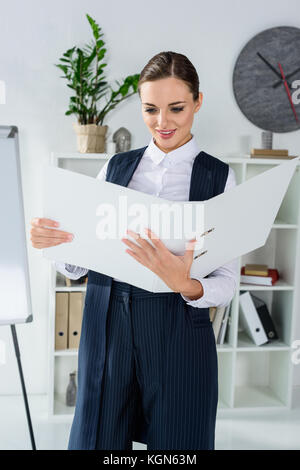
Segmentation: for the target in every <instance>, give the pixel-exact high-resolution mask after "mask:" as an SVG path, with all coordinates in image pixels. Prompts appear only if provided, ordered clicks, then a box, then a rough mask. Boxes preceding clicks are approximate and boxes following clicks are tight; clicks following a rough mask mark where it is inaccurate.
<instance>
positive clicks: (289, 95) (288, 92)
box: [278, 62, 299, 122]
mask: <svg viewBox="0 0 300 470" xmlns="http://www.w3.org/2000/svg"><path fill="white" fill-rule="evenodd" d="M278 66H279V68H280V72H281V76H282V79H283V80H284V86H285V89H286V92H287V94H288V97H289V100H290V104H291V106H292V110H293V113H294V115H295V118H296V121H297V122H299V119H298V116H297V113H296V110H295V106H294V103H293V101H292V97H291V94H290V90H289V89H288V86H287V82H286V79H285V76H284V73H283V70H282V67H281V65H280V62H278Z"/></svg>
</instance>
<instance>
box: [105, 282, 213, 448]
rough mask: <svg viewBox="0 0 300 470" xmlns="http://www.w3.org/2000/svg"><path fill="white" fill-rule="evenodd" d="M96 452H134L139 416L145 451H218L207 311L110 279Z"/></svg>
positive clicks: (170, 294) (170, 295)
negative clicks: (143, 423)
mask: <svg viewBox="0 0 300 470" xmlns="http://www.w3.org/2000/svg"><path fill="white" fill-rule="evenodd" d="M106 338H107V342H106V355H105V365H104V372H103V380H102V388H101V397H99V400H100V411H99V419H98V426H97V437H96V449H106V450H116V449H118V450H124V449H127V450H131V449H132V440H133V439H132V436H133V427H134V423H135V420H136V416H137V414H138V413H143V416H144V418H145V421H146V424H147V449H148V450H198V449H214V447H215V444H214V440H215V423H216V411H217V401H218V362H217V350H216V343H215V337H214V333H213V328H212V324H211V322H210V319H209V309H197V308H195V307H191V308H186V303H185V301H184V300H183V299H182V297H181V295H180V294H178V293H174V292H167V293H152V292H149V291H146V290H144V289H140V288H138V287H135V286H132V285H130V284H127V283H125V282H119V281H113V282H112V289H111V295H110V301H109V308H108V312H107V323H106Z"/></svg>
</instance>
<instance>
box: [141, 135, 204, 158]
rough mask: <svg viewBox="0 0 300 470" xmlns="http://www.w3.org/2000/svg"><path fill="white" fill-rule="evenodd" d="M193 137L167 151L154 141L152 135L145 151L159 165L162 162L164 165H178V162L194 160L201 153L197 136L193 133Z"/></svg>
mask: <svg viewBox="0 0 300 470" xmlns="http://www.w3.org/2000/svg"><path fill="white" fill-rule="evenodd" d="M192 136H193V137H192V138H191V139H190V140H189V141H188V142H186V143H185V144H183V145H181V146H180V147H178V148H177V149H175V150H172V151H171V152H168V153H165V152H163V151H162V150H161V149H160V148H158V147H157V145H156V144H155V142H154V138H153V136H152V138H151V140H150V143H149V145H148V147H147V148H146V151H145V156H147V157H150V158H151V160H152V161H153V163H155V164H156V165H159V164H160V163H161V162H162V164H163V165H164V164H165V163H167V164H168V165H176V164H177V163H180V162H182V161H183V160H185V161H186V160H189V161H192V160H193V159H194V158H195V157H196V156H197V155H198V154H199V153H200V148H199V147H198V144H197V141H196V139H195V136H194V135H193V134H192Z"/></svg>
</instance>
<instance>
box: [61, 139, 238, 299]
mask: <svg viewBox="0 0 300 470" xmlns="http://www.w3.org/2000/svg"><path fill="white" fill-rule="evenodd" d="M199 153H200V148H199V147H198V144H197V142H196V139H195V137H194V135H193V136H192V139H191V140H189V141H188V142H187V143H185V144H184V145H182V146H181V147H179V148H177V149H175V150H172V151H171V152H168V153H164V152H163V151H162V150H160V149H159V148H158V147H157V145H156V144H155V142H154V139H153V137H152V138H151V141H150V143H149V145H148V147H147V148H146V150H145V152H144V154H143V156H142V158H141V160H140V163H139V165H138V166H137V168H136V170H135V172H134V174H133V176H132V178H131V180H130V182H129V184H128V186H127V187H128V188H131V189H135V190H137V191H141V192H144V193H148V194H151V195H155V196H159V197H161V198H164V199H169V200H174V201H188V200H189V191H190V180H191V173H192V167H193V162H194V159H195V157H196V156H197V155H198V154H199ZM108 163H109V161H107V162H106V163H105V164H104V165H103V167H102V168H101V170H100V172H99V173H98V175H97V178H98V179H100V180H105V179H106V171H107V166H108ZM235 185H236V180H235V173H234V171H233V169H232V168H229V173H228V178H227V181H226V185H225V188H224V191H227V190H228V189H230V188H232V187H233V186H235ZM124 247H125V244H124ZM128 256H130V255H129V254H128ZM55 265H56V269H57V271H59V272H60V273H62V274H64V275H65V276H66V277H68V278H70V279H79V278H80V277H82V276H84V275H85V274H87V272H88V269H86V268H82V267H79V266H73V265H70V264H67V263H62V262H55ZM238 269H239V262H238V258H237V259H234V260H233V261H231V262H229V263H226V264H224V265H223V266H221V267H220V268H218V269H216V270H215V271H213V272H212V273H210V274H209V275H208V276H207V277H205V278H202V277H200V276H194V277H193V278H194V279H197V280H199V281H200V282H201V284H202V286H203V292H204V294H203V296H202V297H201V298H199V299H196V300H191V299H189V298H188V297H186V296H184V295H182V294H181V296H182V297H183V299H184V300H185V301H186V302H187V303H188V304H189V305H192V306H193V307H198V308H206V307H213V306H216V307H217V306H226V305H228V304H229V303H230V301H231V299H232V298H233V296H234V293H235V290H236V286H237V279H238ZM114 279H115V280H117V281H119V280H120V279H117V278H114Z"/></svg>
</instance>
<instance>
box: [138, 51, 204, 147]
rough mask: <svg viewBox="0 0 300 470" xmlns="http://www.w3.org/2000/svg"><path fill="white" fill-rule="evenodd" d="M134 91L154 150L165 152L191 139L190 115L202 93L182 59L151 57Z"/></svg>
mask: <svg viewBox="0 0 300 470" xmlns="http://www.w3.org/2000/svg"><path fill="white" fill-rule="evenodd" d="M172 54H173V55H172ZM138 92H139V95H140V98H141V101H142V114H143V119H144V122H145V124H146V126H147V127H148V129H149V131H150V133H151V134H152V136H153V139H154V142H155V144H156V145H157V147H158V148H160V149H161V150H162V151H163V152H165V153H167V152H170V151H172V150H174V149H176V148H177V147H180V146H181V145H184V144H185V143H186V142H188V141H189V140H190V139H191V138H192V134H191V127H192V125H193V120H194V114H195V113H197V112H198V111H199V109H200V107H201V105H202V100H203V94H202V92H199V78H198V74H197V71H196V69H195V68H194V66H193V65H192V64H191V62H190V61H189V60H188V59H187V57H186V56H184V55H182V54H175V53H165V55H163V54H157V55H156V56H154V57H153V58H152V59H151V60H150V61H149V62H148V64H147V65H146V66H145V67H144V69H143V70H142V72H141V74H140V80H139V83H138ZM174 98H176V100H174Z"/></svg>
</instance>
